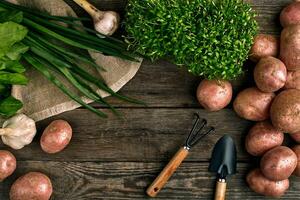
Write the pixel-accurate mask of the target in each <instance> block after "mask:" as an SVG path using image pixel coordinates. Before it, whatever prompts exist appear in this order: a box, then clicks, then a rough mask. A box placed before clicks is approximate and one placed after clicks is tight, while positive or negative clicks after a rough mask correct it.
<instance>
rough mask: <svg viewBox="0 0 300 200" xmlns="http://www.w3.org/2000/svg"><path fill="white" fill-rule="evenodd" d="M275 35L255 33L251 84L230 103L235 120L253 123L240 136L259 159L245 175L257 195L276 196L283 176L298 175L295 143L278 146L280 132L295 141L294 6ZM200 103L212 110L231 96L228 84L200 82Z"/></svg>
mask: <svg viewBox="0 0 300 200" xmlns="http://www.w3.org/2000/svg"><path fill="white" fill-rule="evenodd" d="M280 22H281V25H282V26H283V30H282V33H281V36H280V39H279V37H275V36H272V35H265V34H260V35H258V36H257V37H256V38H255V41H254V44H253V47H252V49H251V52H250V54H249V58H250V60H252V61H253V62H256V63H257V64H256V66H255V68H254V73H253V75H254V81H255V84H256V86H254V87H251V88H247V89H245V90H243V91H241V92H240V93H239V94H238V95H237V97H236V99H235V100H234V102H233V108H234V110H235V112H236V113H237V115H238V116H240V117H242V118H244V119H247V120H250V121H255V122H257V123H256V124H255V125H254V126H253V127H252V128H251V129H250V131H249V133H248V135H247V136H246V142H245V146H246V150H247V152H248V153H249V154H251V155H253V156H260V157H261V160H260V168H257V169H254V170H252V171H251V172H250V173H249V174H248V175H247V178H246V180H247V183H248V185H249V187H250V188H251V189H252V190H253V191H255V192H257V193H259V194H262V195H265V196H271V197H280V196H282V195H283V194H284V193H285V191H286V190H287V189H288V188H289V177H290V176H291V175H295V176H300V145H296V146H294V147H293V148H289V147H286V146H282V145H283V141H284V133H288V134H289V135H290V136H291V138H293V139H294V140H295V141H296V142H297V143H300V2H293V3H291V4H290V5H288V6H287V7H286V8H284V9H283V11H282V12H281V15H280ZM197 98H198V100H199V102H200V104H201V105H202V106H203V107H204V108H206V109H208V110H210V111H218V110H220V109H222V108H224V107H226V106H227V105H228V104H229V103H230V102H231V98H232V86H231V84H230V83H229V82H228V81H223V80H211V81H209V80H203V81H202V82H201V83H200V85H199V87H198V90H197Z"/></svg>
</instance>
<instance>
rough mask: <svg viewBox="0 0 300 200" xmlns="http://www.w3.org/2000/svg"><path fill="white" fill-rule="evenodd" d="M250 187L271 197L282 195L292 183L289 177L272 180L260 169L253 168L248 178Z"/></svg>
mask: <svg viewBox="0 0 300 200" xmlns="http://www.w3.org/2000/svg"><path fill="white" fill-rule="evenodd" d="M246 181H247V183H248V185H249V187H250V188H251V189H252V190H253V191H254V192H256V193H258V194H262V195H265V196H269V197H276V198H278V197H281V196H282V195H284V193H285V192H286V191H287V190H288V188H289V186H290V183H289V180H288V179H285V180H282V181H271V180H269V179H267V178H266V177H265V176H264V175H263V174H262V173H261V170H260V169H254V170H252V171H251V172H250V173H249V174H248V175H247V178H246Z"/></svg>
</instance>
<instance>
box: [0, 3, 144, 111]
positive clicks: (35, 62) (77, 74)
mask: <svg viewBox="0 0 300 200" xmlns="http://www.w3.org/2000/svg"><path fill="white" fill-rule="evenodd" d="M1 7H2V8H4V9H5V10H6V11H9V12H12V13H10V14H8V15H7V16H9V17H7V18H6V19H8V18H9V19H16V18H17V17H16V16H19V15H20V14H18V11H22V12H23V14H22V16H23V19H22V20H21V22H20V24H21V25H23V26H25V27H26V28H28V31H29V33H28V35H27V36H26V37H25V38H24V40H22V42H18V41H14V45H7V46H9V47H10V48H9V50H8V49H5V50H6V51H5V52H3V55H4V56H3V57H2V58H0V69H2V70H5V72H4V71H3V75H2V77H3V78H2V82H1V71H0V83H5V84H7V83H10V84H12V82H13V81H15V82H17V81H19V82H18V84H21V83H22V82H24V83H25V79H22V77H21V76H20V75H21V74H20V73H22V72H23V68H22V66H21V65H18V60H19V59H20V57H21V56H22V58H24V59H25V61H27V62H28V63H29V64H30V65H31V66H32V67H33V68H35V69H36V70H38V71H39V72H40V73H41V74H42V75H44V76H45V77H46V78H47V79H48V80H49V81H51V82H52V83H53V84H55V85H56V86H57V87H58V88H59V89H60V90H61V91H62V92H64V93H65V94H66V95H67V96H68V97H70V98H71V99H73V100H74V101H76V102H77V103H79V104H80V105H82V106H84V107H85V108H87V109H89V110H90V111H92V112H94V113H96V114H97V115H99V116H101V117H106V114H105V113H103V112H101V111H99V110H97V109H96V108H94V107H92V106H90V105H88V104H86V103H85V102H84V101H83V100H82V99H81V98H80V97H79V96H77V95H76V94H74V93H73V92H72V91H71V90H69V88H67V87H66V86H65V85H64V84H63V82H61V81H60V80H59V79H57V78H56V77H57V75H59V76H60V77H63V78H65V79H66V80H67V81H69V83H71V84H72V85H73V86H74V88H76V89H77V90H78V91H79V92H80V93H81V96H84V97H87V98H89V99H92V100H94V101H95V102H97V103H99V104H102V105H104V106H106V107H108V108H110V109H111V110H112V112H114V113H115V114H118V112H117V111H116V110H115V108H114V107H113V106H111V105H110V104H109V103H107V102H106V101H105V100H104V99H103V98H102V97H101V96H100V95H99V94H98V93H97V92H96V91H97V90H98V89H101V90H103V91H106V92H107V93H109V94H111V95H112V96H114V97H117V98H119V99H121V100H124V101H128V102H132V103H138V104H142V102H140V101H137V100H135V99H131V98H129V97H125V96H122V95H120V94H117V93H115V92H114V91H113V90H111V89H110V88H109V87H108V86H107V85H106V84H105V83H104V82H103V80H102V79H101V78H98V77H94V76H93V75H92V74H90V73H88V72H87V71H86V70H84V69H83V68H82V67H80V65H81V64H85V65H89V66H91V67H94V68H96V69H98V70H103V68H101V66H98V65H97V64H96V63H95V61H94V60H93V59H92V58H90V57H86V56H84V55H82V54H81V53H79V52H81V51H82V50H92V51H95V52H100V53H103V54H105V55H110V56H116V57H119V58H122V59H126V60H131V61H136V59H135V55H133V54H132V53H130V52H129V51H128V50H127V45H126V44H125V43H124V42H122V41H120V40H118V39H115V38H112V37H101V38H99V37H98V36H97V35H96V34H95V33H96V32H95V31H94V30H91V29H88V28H86V27H84V26H82V25H80V23H77V22H76V21H78V20H82V18H74V17H59V16H51V15H48V14H46V13H42V12H37V11H34V10H32V9H29V8H26V7H23V6H19V5H14V4H11V3H8V2H5V1H0V8H1ZM2 13H3V12H2ZM3 16H4V15H3ZM20 16H21V15H20ZM4 18H5V16H4ZM0 20H1V12H0ZM56 22H61V23H56ZM62 23H65V24H64V25H66V26H64V25H62ZM74 27H75V28H74ZM87 32H88V33H87ZM90 33H92V34H90ZM27 47H29V49H28V48H27ZM2 49H3V51H4V48H2ZM0 50H1V46H0ZM27 50H28V51H27ZM25 52H26V53H25ZM17 75H18V76H17ZM17 78H18V79H17ZM23 78H25V77H23Z"/></svg>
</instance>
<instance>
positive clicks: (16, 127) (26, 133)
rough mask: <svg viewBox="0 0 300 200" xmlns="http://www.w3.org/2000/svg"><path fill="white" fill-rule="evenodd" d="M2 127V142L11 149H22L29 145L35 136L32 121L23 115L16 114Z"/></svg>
mask: <svg viewBox="0 0 300 200" xmlns="http://www.w3.org/2000/svg"><path fill="white" fill-rule="evenodd" d="M2 127H3V128H2V129H0V135H1V139H2V142H3V143H4V144H6V145H8V146H10V147H11V148H13V149H22V148H23V147H24V146H25V145H28V144H30V143H31V142H32V140H33V138H34V136H35V134H36V126H35V122H34V120H33V119H31V118H29V117H27V116H26V115H24V114H17V115H15V116H13V117H12V118H10V119H8V120H6V121H5V122H4V123H3V126H2Z"/></svg>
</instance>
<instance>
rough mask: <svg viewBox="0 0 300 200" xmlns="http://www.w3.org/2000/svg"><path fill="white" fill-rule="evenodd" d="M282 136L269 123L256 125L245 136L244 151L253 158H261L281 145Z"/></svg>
mask: <svg viewBox="0 0 300 200" xmlns="http://www.w3.org/2000/svg"><path fill="white" fill-rule="evenodd" d="M283 140H284V134H283V133H282V132H280V131H278V130H276V129H275V128H274V127H273V126H272V124H271V123H270V122H269V121H264V122H258V123H256V124H255V125H254V126H253V127H252V128H251V129H250V131H249V133H248V135H247V136H246V145H245V146H246V150H247V152H248V153H249V154H251V155H253V156H261V155H263V154H264V153H265V152H267V151H268V150H270V149H272V148H274V147H277V146H280V145H281V144H282V143H283Z"/></svg>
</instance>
